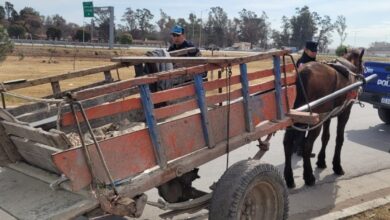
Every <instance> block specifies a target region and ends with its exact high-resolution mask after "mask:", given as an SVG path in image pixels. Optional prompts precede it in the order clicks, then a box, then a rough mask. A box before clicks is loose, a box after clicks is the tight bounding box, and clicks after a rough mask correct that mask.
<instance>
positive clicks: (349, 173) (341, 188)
mask: <svg viewBox="0 0 390 220" xmlns="http://www.w3.org/2000/svg"><path fill="white" fill-rule="evenodd" d="M336 124H337V123H336V120H335V119H334V120H333V121H332V123H331V139H330V141H329V145H328V148H327V158H326V162H327V165H328V168H327V169H325V170H320V169H317V168H316V166H315V162H316V158H313V159H312V164H313V168H314V174H315V176H316V178H317V183H316V185H315V186H314V187H307V186H305V185H304V182H303V179H302V174H303V170H302V159H301V158H300V157H298V156H294V157H293V168H294V177H295V181H296V185H297V187H296V188H295V189H292V190H290V198H289V199H290V211H289V213H290V218H289V219H308V218H314V217H319V216H322V215H325V214H329V213H331V212H337V211H340V210H343V209H345V208H348V207H351V206H354V205H358V204H360V203H363V202H366V201H369V200H373V199H376V198H380V197H383V196H387V195H390V153H389V152H388V151H389V150H390V125H385V124H384V123H383V122H382V121H380V119H379V117H378V115H377V111H376V109H374V108H373V107H372V106H371V105H368V104H366V106H365V108H361V107H359V105H354V107H353V109H352V113H351V117H350V120H349V122H348V124H347V127H346V132H345V142H344V146H343V150H342V156H341V158H342V165H343V168H344V171H345V175H344V176H336V175H334V174H333V171H332V157H333V152H334V145H335V135H336ZM283 135H284V131H280V132H278V133H277V134H276V135H275V136H274V137H273V138H272V139H271V147H270V150H269V152H267V153H266V154H265V155H264V157H263V158H262V161H263V162H264V163H270V164H272V165H274V166H276V167H277V168H278V169H279V170H280V171H281V172H282V171H283V168H284V153H283V145H282V140H283ZM320 147H321V141H320V138H318V139H317V141H316V142H315V146H314V150H313V152H315V153H318V152H319V150H320ZM256 151H257V147H256V143H255V142H252V143H251V144H248V145H246V146H244V147H242V148H240V149H238V150H236V151H234V152H232V153H231V154H230V157H229V165H231V164H233V163H235V162H237V161H240V160H244V159H247V158H249V157H252V156H253V155H254V154H255V153H256ZM226 161H227V160H226V156H222V157H220V158H218V159H216V160H214V161H211V162H209V163H207V164H205V165H203V166H202V167H200V176H201V179H198V180H196V181H195V182H194V185H195V186H196V187H197V188H199V189H201V190H205V191H210V190H209V187H210V186H211V185H212V184H213V182H215V181H217V180H218V179H219V177H220V176H221V175H222V174H223V172H224V171H225V170H226ZM147 194H148V196H149V200H154V201H157V192H156V190H151V191H149V192H148V193H147ZM161 213H163V212H161V211H160V210H159V209H156V208H153V207H150V206H147V207H146V209H145V212H144V214H143V216H142V218H141V219H159V217H158V215H159V214H161ZM192 216H193V215H192ZM188 218H189V216H188V215H187V216H185V215H183V216H179V217H177V218H175V219H188ZM193 219H199V218H198V217H193Z"/></svg>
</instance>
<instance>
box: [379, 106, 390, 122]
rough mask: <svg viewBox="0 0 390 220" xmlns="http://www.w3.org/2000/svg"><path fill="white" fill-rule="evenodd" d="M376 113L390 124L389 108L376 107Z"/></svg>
mask: <svg viewBox="0 0 390 220" xmlns="http://www.w3.org/2000/svg"><path fill="white" fill-rule="evenodd" d="M378 115H379V118H380V119H381V120H382V121H383V122H384V123H385V124H390V109H385V108H378Z"/></svg>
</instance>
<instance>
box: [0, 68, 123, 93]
mask: <svg viewBox="0 0 390 220" xmlns="http://www.w3.org/2000/svg"><path fill="white" fill-rule="evenodd" d="M124 66H126V65H123V64H120V63H115V64H110V65H105V66H100V67H96V68H89V69H83V70H78V71H74V72H69V73H64V74H61V75H57V76H49V77H45V78H39V79H33V80H27V81H25V82H20V83H15V84H10V85H4V89H5V90H6V91H11V90H15V89H21V88H26V87H31V86H37V85H42V84H46V83H51V82H58V81H61V80H66V79H72V78H76V77H82V76H87V75H91V74H96V73H100V72H104V71H110V70H112V69H117V68H121V67H124Z"/></svg>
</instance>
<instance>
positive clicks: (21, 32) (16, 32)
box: [7, 24, 26, 38]
mask: <svg viewBox="0 0 390 220" xmlns="http://www.w3.org/2000/svg"><path fill="white" fill-rule="evenodd" d="M7 31H8V35H9V36H10V37H12V38H24V36H25V34H26V29H25V28H24V27H23V26H22V25H19V24H11V25H10V26H8V28H7Z"/></svg>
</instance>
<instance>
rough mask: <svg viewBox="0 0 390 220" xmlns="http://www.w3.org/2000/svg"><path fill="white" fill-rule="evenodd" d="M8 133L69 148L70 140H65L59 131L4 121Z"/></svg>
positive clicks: (59, 147)
mask: <svg viewBox="0 0 390 220" xmlns="http://www.w3.org/2000/svg"><path fill="white" fill-rule="evenodd" d="M2 124H3V126H4V128H5V131H6V133H7V134H11V135H15V136H18V137H22V138H26V139H29V140H32V141H34V142H38V143H41V144H45V145H48V146H52V147H55V148H57V149H68V148H69V142H67V141H65V140H64V139H63V137H61V136H60V135H59V134H57V133H51V132H47V131H44V130H42V129H40V128H32V127H30V126H26V125H20V124H16V123H12V122H6V121H3V122H2Z"/></svg>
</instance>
